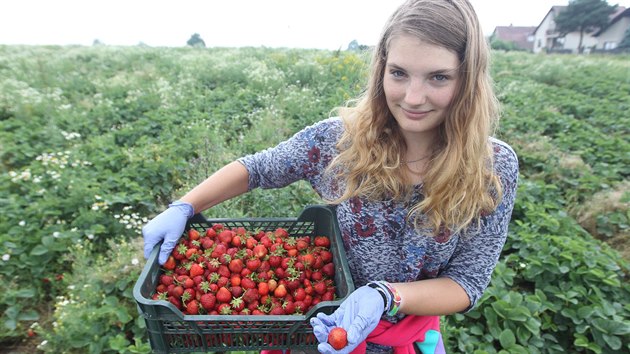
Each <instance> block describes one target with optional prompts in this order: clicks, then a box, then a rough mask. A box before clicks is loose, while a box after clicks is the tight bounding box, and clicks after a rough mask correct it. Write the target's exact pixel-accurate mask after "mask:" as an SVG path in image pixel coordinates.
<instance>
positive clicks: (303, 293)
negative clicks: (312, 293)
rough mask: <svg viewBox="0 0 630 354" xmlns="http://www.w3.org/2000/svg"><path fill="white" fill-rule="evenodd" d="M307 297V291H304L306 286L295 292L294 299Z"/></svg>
mask: <svg viewBox="0 0 630 354" xmlns="http://www.w3.org/2000/svg"><path fill="white" fill-rule="evenodd" d="M305 297H306V291H304V288H297V289H295V291H294V292H293V299H294V300H295V301H302V300H304V298H305Z"/></svg>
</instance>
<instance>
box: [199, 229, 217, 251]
mask: <svg viewBox="0 0 630 354" xmlns="http://www.w3.org/2000/svg"><path fill="white" fill-rule="evenodd" d="M210 230H212V229H210ZM213 245H214V240H213V239H211V238H210V237H204V238H203V239H201V248H203V249H204V250H207V249H210V248H212V246H213Z"/></svg>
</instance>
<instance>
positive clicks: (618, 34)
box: [597, 16, 630, 49]
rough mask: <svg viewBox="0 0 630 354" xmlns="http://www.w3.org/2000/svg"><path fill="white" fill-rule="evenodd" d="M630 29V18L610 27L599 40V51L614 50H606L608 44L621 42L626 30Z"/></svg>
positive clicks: (625, 18) (622, 19) (624, 18)
mask: <svg viewBox="0 0 630 354" xmlns="http://www.w3.org/2000/svg"><path fill="white" fill-rule="evenodd" d="M629 27H630V17H627V16H626V17H623V18H621V19H620V20H619V21H617V22H615V23H613V24H612V25H611V26H610V27H608V28H607V29H606V31H604V32H602V34H600V35H599V36H598V37H597V38H598V43H597V49H613V48H605V45H606V43H615V44H614V45H615V46H616V44H617V43H619V42H621V40H622V39H623V36H624V34H625V33H626V29H627V28H629Z"/></svg>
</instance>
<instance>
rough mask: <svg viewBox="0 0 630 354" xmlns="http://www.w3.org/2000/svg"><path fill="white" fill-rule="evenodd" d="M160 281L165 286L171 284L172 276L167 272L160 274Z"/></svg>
mask: <svg viewBox="0 0 630 354" xmlns="http://www.w3.org/2000/svg"><path fill="white" fill-rule="evenodd" d="M160 283H161V284H164V285H166V286H169V285H171V284H173V276H172V275H168V274H162V275H161V276H160Z"/></svg>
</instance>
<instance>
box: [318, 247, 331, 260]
mask: <svg viewBox="0 0 630 354" xmlns="http://www.w3.org/2000/svg"><path fill="white" fill-rule="evenodd" d="M319 256H320V257H322V261H323V262H324V263H330V262H332V259H333V255H332V253H331V252H330V251H327V250H321V251H319Z"/></svg>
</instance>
